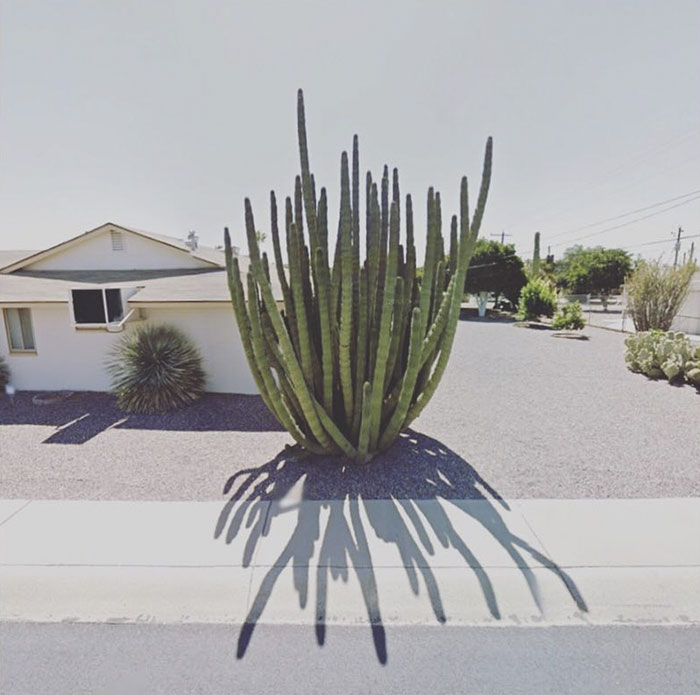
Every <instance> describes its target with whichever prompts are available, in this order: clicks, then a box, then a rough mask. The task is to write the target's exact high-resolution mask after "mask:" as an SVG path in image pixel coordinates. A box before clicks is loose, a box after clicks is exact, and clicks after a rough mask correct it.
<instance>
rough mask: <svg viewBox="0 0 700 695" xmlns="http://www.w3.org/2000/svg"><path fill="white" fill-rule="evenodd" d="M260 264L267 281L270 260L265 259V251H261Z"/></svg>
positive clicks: (268, 279) (268, 278)
mask: <svg viewBox="0 0 700 695" xmlns="http://www.w3.org/2000/svg"><path fill="white" fill-rule="evenodd" d="M262 266H263V271H264V273H265V277H266V278H267V281H268V282H270V261H269V260H268V259H267V254H266V253H265V252H263V255H262Z"/></svg>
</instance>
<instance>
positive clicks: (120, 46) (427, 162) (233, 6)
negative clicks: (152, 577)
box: [0, 0, 700, 257]
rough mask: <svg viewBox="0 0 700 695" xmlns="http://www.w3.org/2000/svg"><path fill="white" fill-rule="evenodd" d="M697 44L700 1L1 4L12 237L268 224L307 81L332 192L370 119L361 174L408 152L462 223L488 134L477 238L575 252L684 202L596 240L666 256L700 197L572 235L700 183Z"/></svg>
mask: <svg viewBox="0 0 700 695" xmlns="http://www.w3.org/2000/svg"><path fill="white" fill-rule="evenodd" d="M699 37H700V0H687V1H685V2H683V1H681V0H656V1H655V2H645V1H643V0H628V1H627V2H622V1H620V2H617V1H615V2H611V1H609V0H604V1H602V0H601V1H595V0H585V1H583V0H579V1H578V2H574V1H573V0H571V1H565V0H556V1H549V0H546V1H545V0H536V1H535V0H528V1H525V0H514V1H512V2H503V1H500V0H498V1H494V0H483V1H481V2H475V1H474V0H470V1H469V2H466V1H464V0H462V1H457V0H455V1H454V2H447V1H432V2H428V0H423V1H422V2H412V1H410V0H401V1H400V2H386V1H384V0H381V1H379V0H374V1H373V2H368V1H366V0H354V1H353V2H334V1H333V0H325V1H324V2H321V1H320V0H319V1H318V2H301V1H299V0H295V2H281V1H280V2H264V1H261V0H257V1H256V2H247V3H243V2H233V1H230V0H229V1H226V2H224V1H223V0H222V1H215V0H191V1H187V2H185V1H176V0H148V2H143V1H142V0H99V2H96V1H95V0H84V1H81V0H71V1H70V2H56V1H55V0H32V1H31V2H27V1H26V0H0V164H1V167H0V248H6V249H12V248H20V249H37V248H42V247H46V246H48V245H50V244H53V243H56V242H59V241H61V240H63V239H65V238H68V237H70V236H74V235H75V234H78V233H80V232H83V231H86V230H88V229H91V228H94V227H96V226H98V225H99V224H101V223H103V222H106V221H112V222H117V223H122V224H125V225H131V226H134V227H138V228H142V229H148V230H151V231H154V232H160V233H164V234H171V235H173V236H184V235H185V234H186V233H187V231H188V230H190V229H195V230H197V232H198V233H199V235H200V239H201V242H202V243H206V244H211V245H214V244H217V243H221V240H222V228H223V227H224V225H229V226H230V227H231V228H232V232H233V236H234V240H235V241H234V243H235V242H236V241H237V242H238V243H240V244H241V245H244V243H243V242H244V235H243V233H242V228H243V198H244V197H245V196H249V197H251V198H252V200H253V204H254V209H255V210H256V219H257V226H258V227H259V228H261V229H263V230H265V229H267V226H268V219H269V210H268V196H269V190H270V189H271V188H274V189H275V190H276V192H277V194H278V197H283V196H284V195H287V194H289V193H291V191H292V190H293V188H292V187H293V177H294V174H295V173H296V172H297V170H298V160H297V149H296V132H295V106H296V89H297V87H303V88H304V91H305V95H306V106H307V120H308V126H309V139H310V148H311V164H312V169H313V170H314V172H315V174H316V179H317V184H318V185H319V187H320V185H321V184H322V185H325V186H326V187H327V188H328V190H329V194H330V198H331V201H332V202H333V203H336V202H337V200H338V190H339V174H338V168H339V160H340V152H341V150H342V149H344V148H349V147H350V145H351V142H352V135H353V133H355V132H357V133H358V134H359V136H360V152H361V165H362V168H363V171H364V170H365V169H366V168H367V167H369V168H371V169H372V170H373V172H374V173H375V175H376V176H379V175H380V173H381V165H382V164H384V163H385V162H386V163H388V164H389V165H390V166H393V165H397V166H398V167H399V171H400V174H401V179H402V184H403V186H402V189H403V190H402V192H403V193H406V192H411V193H412V194H413V197H414V201H416V203H418V202H419V203H420V205H419V206H418V209H417V210H416V217H417V219H418V220H420V221H422V220H423V218H424V199H425V192H426V190H427V187H428V186H429V185H431V184H432V185H434V186H435V187H436V188H437V189H439V190H440V191H441V193H442V196H443V219H445V220H449V216H450V215H451V214H452V213H453V212H455V211H456V209H457V207H456V206H457V192H458V188H459V179H460V176H461V175H462V174H463V173H466V174H467V175H468V176H469V177H470V181H471V183H472V193H473V198H475V197H476V190H477V186H478V178H479V174H480V170H481V160H482V156H483V146H484V142H485V140H486V137H487V136H488V135H493V137H494V151H495V157H494V176H493V183H492V188H491V196H490V199H489V205H488V208H487V212H486V218H485V221H484V226H483V229H482V234H483V235H485V236H486V235H489V234H500V233H501V231H503V230H504V231H505V232H506V233H508V234H511V235H512V236H510V237H508V238H507V240H508V241H514V242H515V243H516V245H517V248H518V250H519V252H520V253H522V254H523V255H524V256H526V257H528V256H530V255H531V251H532V237H533V233H534V232H535V231H536V230H540V231H541V232H542V245H543V252H544V251H546V248H547V245H548V244H552V245H553V250H554V251H555V252H557V253H561V252H562V251H563V250H564V249H565V248H566V246H567V244H566V242H567V241H568V240H571V241H573V240H575V239H577V238H579V237H581V236H583V235H586V234H592V233H594V232H596V231H600V230H603V229H605V228H606V227H609V226H613V225H615V224H620V223H623V222H626V221H628V220H632V219H636V218H638V217H641V216H643V215H646V214H650V213H653V212H657V211H659V210H662V209H664V208H665V207H670V206H671V205H675V204H677V203H685V202H687V201H692V202H689V203H688V204H684V205H682V206H680V207H677V208H675V209H673V210H669V211H667V212H665V213H663V214H660V215H658V216H654V217H651V218H649V219H647V220H644V221H641V222H639V223H636V224H632V225H629V226H627V227H624V228H621V229H618V230H613V231H610V232H605V233H603V234H599V235H597V236H594V237H591V238H590V239H585V240H582V243H584V244H591V245H592V244H596V243H602V244H604V245H608V246H631V245H635V248H634V249H633V250H634V251H635V252H644V253H645V254H647V255H658V254H660V253H662V252H665V253H666V254H667V255H668V254H670V253H671V250H672V246H673V236H672V235H675V231H676V229H677V227H678V226H679V225H681V226H682V227H683V228H684V230H685V233H686V235H688V236H690V235H693V234H700V199H698V200H694V201H693V200H692V198H693V196H688V197H687V198H682V199H679V200H678V201H674V202H671V203H669V204H668V205H667V206H658V207H654V208H650V209H649V210H648V211H644V212H641V213H639V214H637V215H632V216H629V217H622V218H620V219H619V220H615V221H612V222H609V223H607V224H604V225H598V226H593V227H590V228H588V229H585V230H580V231H577V232H571V233H569V234H564V232H568V231H570V230H575V229H577V228H580V227H582V226H584V225H587V224H590V223H594V222H597V221H599V220H601V219H604V218H608V217H613V216H617V215H620V214H622V213H626V212H628V211H631V210H634V209H636V208H642V207H646V206H649V205H653V204H654V203H657V202H659V201H663V200H666V199H670V198H675V197H676V196H681V195H683V194H685V193H689V192H691V191H699V193H698V194H696V195H695V198H700V40H699ZM334 227H335V224H334ZM418 231H419V234H418V236H419V238H420V237H421V236H422V232H421V230H420V229H419V230H418ZM555 235H558V236H555ZM666 238H667V239H668V243H664V244H659V245H651V246H645V247H640V246H637V245H639V244H643V243H644V242H648V241H655V240H657V239H666ZM698 242H700V238H698V239H696V246H700V243H698ZM689 243H690V242H689V241H688V242H687V243H685V244H684V245H683V248H684V249H686V248H687V247H688V246H689ZM555 244H558V245H556V246H554V245H555Z"/></svg>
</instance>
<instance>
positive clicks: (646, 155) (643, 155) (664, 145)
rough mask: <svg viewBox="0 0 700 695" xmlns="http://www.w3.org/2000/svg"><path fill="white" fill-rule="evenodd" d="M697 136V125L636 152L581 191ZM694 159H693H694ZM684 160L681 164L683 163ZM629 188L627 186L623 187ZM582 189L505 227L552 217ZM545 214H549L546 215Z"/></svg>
mask: <svg viewBox="0 0 700 695" xmlns="http://www.w3.org/2000/svg"><path fill="white" fill-rule="evenodd" d="M698 134H700V128H698V124H697V123H696V124H694V125H693V126H692V128H691V129H690V130H687V131H685V132H684V133H683V134H681V135H676V136H674V137H672V138H670V139H667V140H665V141H663V142H660V143H657V144H656V145H652V146H651V147H647V148H645V149H644V150H642V151H641V152H638V153H637V154H636V155H633V156H631V157H629V158H628V159H627V161H626V162H623V163H622V164H618V165H617V166H614V167H613V168H612V169H608V171H607V172H604V173H603V176H602V177H601V176H597V177H595V178H591V179H588V180H587V181H585V182H584V183H583V184H582V186H583V190H586V191H592V190H596V189H599V188H600V187H602V186H607V185H608V184H609V183H610V182H611V181H615V180H616V179H618V178H619V176H620V175H621V174H624V173H625V171H626V170H627V169H628V167H637V166H639V165H640V164H641V163H642V162H645V161H646V160H649V159H651V158H653V157H654V156H655V155H656V154H657V152H659V153H660V152H663V151H665V150H668V149H669V148H675V147H676V146H678V145H680V144H681V143H682V142H683V141H685V140H688V139H689V138H690V139H693V138H695V137H696V136H697V135H698ZM694 158H695V157H693V159H694ZM685 161H687V160H684V161H683V162H681V163H685ZM677 165H678V162H676V163H674V164H673V165H672V166H671V167H667V168H666V169H664V171H668V170H670V169H673V168H675V167H676V166H677ZM661 173H663V171H660V170H658V169H657V170H656V171H655V172H654V173H653V175H652V176H651V177H645V178H643V179H641V180H640V181H636V182H634V184H633V186H636V185H637V184H639V183H641V182H643V181H645V180H647V179H648V178H653V177H654V176H656V175H659V174H661ZM625 188H629V186H627V187H625ZM581 190H582V187H581V186H577V187H576V188H575V189H573V190H570V191H567V192H565V193H563V194H561V195H559V196H557V197H555V198H554V199H553V201H552V202H551V203H549V204H548V205H547V207H541V208H539V209H537V210H536V212H534V213H532V214H530V215H526V217H525V219H520V220H519V221H517V222H515V224H512V225H507V226H508V228H513V227H520V226H522V225H524V224H527V223H529V222H531V221H532V220H535V219H541V218H542V217H543V214H544V215H545V219H546V218H547V217H551V216H552V212H551V210H552V207H553V206H554V207H555V208H556V207H559V208H561V203H565V202H567V201H569V200H570V199H571V198H572V197H574V196H580V194H581ZM547 213H549V214H548V215H547ZM557 214H560V213H557Z"/></svg>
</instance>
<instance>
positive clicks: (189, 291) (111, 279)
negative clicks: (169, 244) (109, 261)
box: [0, 257, 282, 305]
mask: <svg viewBox="0 0 700 695" xmlns="http://www.w3.org/2000/svg"><path fill="white" fill-rule="evenodd" d="M238 260H239V264H240V267H241V271H242V274H243V276H244V278H243V280H244V286H245V274H246V272H247V270H248V264H249V262H248V258H247V257H239V259H238ZM271 271H272V277H273V285H272V291H273V294H274V296H275V298H276V299H277V300H278V301H279V300H281V299H282V292H281V289H280V287H279V283H278V281H277V277H276V273H275V269H274V266H273V267H272V268H271ZM104 285H109V286H110V287H134V286H138V287H139V288H140V289H139V290H138V292H136V293H135V294H134V295H132V296H131V297H130V299H129V303H130V304H133V305H142V304H148V303H163V304H166V303H167V304H169V303H181V302H230V301H231V296H230V294H229V291H228V282H227V279H226V271H225V270H223V269H211V270H209V269H201V270H191V271H187V270H185V271H182V270H169V271H163V270H161V271H158V270H153V271H144V270H122V271H119V270H117V271H115V270H107V271H97V270H95V271H77V270H76V271H41V272H39V271H35V272H29V271H16V272H14V273H4V274H3V273H0V304H1V303H7V304H21V303H24V304H31V303H43V302H68V300H69V298H70V290H71V289H77V288H84V289H88V288H91V287H101V286H104Z"/></svg>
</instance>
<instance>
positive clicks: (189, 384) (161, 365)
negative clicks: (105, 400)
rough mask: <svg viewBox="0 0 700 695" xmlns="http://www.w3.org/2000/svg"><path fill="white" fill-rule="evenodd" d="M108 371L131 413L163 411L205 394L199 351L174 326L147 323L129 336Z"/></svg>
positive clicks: (120, 401)
mask: <svg viewBox="0 0 700 695" xmlns="http://www.w3.org/2000/svg"><path fill="white" fill-rule="evenodd" d="M108 370H109V372H110V375H111V377H112V392H113V393H114V395H115V396H116V397H117V403H118V404H119V407H120V408H122V409H123V410H127V411H129V412H134V413H163V412H166V411H168V410H172V409H173V408H178V407H180V406H183V405H187V404H188V403H192V402H194V401H196V400H197V399H198V398H200V397H201V396H202V394H203V393H204V380H205V376H204V371H203V369H202V364H201V358H200V356H199V351H198V350H197V348H196V347H195V346H194V345H193V344H192V343H191V342H190V341H189V339H188V338H187V337H186V336H185V335H184V333H182V332H181V331H179V330H178V329H177V328H174V327H172V326H167V325H150V324H147V325H145V326H141V327H139V328H137V329H136V330H135V331H133V332H131V333H128V334H127V335H125V336H124V338H123V339H122V340H121V341H120V343H119V344H118V345H117V347H116V349H115V351H114V353H113V355H112V359H111V361H110V363H109V364H108Z"/></svg>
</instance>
